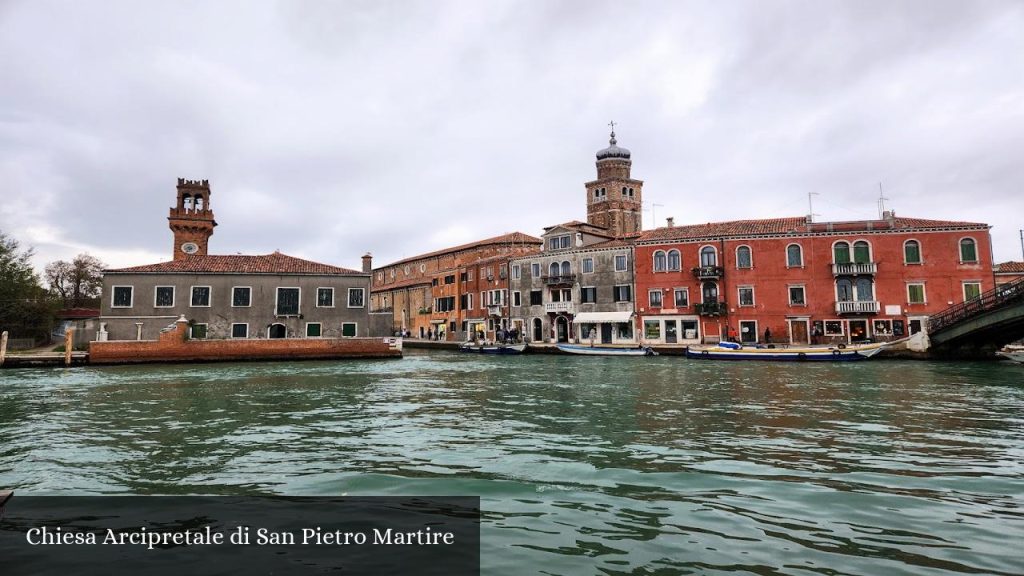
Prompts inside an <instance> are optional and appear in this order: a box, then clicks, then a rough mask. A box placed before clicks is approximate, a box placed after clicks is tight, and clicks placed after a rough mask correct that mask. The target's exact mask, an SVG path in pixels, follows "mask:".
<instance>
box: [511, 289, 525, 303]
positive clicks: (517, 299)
mask: <svg viewBox="0 0 1024 576" xmlns="http://www.w3.org/2000/svg"><path fill="white" fill-rule="evenodd" d="M522 305H523V295H522V294H521V293H520V292H519V290H516V291H514V292H512V306H522Z"/></svg>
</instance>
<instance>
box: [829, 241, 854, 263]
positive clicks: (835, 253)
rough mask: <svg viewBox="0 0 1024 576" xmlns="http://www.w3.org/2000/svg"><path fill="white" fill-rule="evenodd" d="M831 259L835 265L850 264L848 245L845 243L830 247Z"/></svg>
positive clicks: (837, 243)
mask: <svg viewBox="0 0 1024 576" xmlns="http://www.w3.org/2000/svg"><path fill="white" fill-rule="evenodd" d="M832 259H833V261H834V262H835V263H836V264H847V263H849V262H850V245H849V244H848V243H846V242H836V243H835V244H833V245H832Z"/></svg>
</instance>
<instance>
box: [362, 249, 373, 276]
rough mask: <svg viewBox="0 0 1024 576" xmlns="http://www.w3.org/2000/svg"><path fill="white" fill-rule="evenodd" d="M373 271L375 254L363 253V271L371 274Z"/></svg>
mask: <svg viewBox="0 0 1024 576" xmlns="http://www.w3.org/2000/svg"><path fill="white" fill-rule="evenodd" d="M372 271H373V254H370V253H369V252H367V253H366V254H363V272H365V273H366V274H369V273H370V272H372Z"/></svg>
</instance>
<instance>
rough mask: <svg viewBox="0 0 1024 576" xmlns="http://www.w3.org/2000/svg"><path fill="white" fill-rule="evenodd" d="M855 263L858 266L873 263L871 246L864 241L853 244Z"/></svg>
mask: <svg viewBox="0 0 1024 576" xmlns="http://www.w3.org/2000/svg"><path fill="white" fill-rule="evenodd" d="M853 261H854V262H856V263H857V264H867V263H869V262H871V245H870V244H868V243H867V242H866V241H864V240H857V241H856V242H854V243H853Z"/></svg>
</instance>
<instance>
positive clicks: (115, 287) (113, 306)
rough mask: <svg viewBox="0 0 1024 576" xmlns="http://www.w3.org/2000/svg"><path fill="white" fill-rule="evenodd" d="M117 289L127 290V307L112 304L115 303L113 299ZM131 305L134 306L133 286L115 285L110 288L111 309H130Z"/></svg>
mask: <svg viewBox="0 0 1024 576" xmlns="http://www.w3.org/2000/svg"><path fill="white" fill-rule="evenodd" d="M118 288H127V289H128V291H129V294H128V295H129V297H128V305H127V306H118V305H116V304H114V302H115V300H114V298H115V297H116V295H117V289H118ZM133 304H135V286H133V285H128V284H116V285H114V286H111V287H110V307H111V308H122V309H123V308H131V307H132V305H133Z"/></svg>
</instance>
